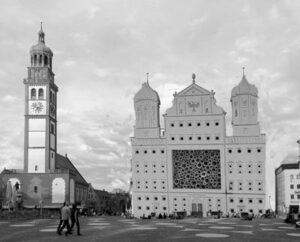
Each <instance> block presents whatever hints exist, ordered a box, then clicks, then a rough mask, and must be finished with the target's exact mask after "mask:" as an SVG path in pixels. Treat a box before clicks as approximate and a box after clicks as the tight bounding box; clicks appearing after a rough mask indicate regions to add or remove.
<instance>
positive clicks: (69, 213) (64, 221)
mask: <svg viewBox="0 0 300 242" xmlns="http://www.w3.org/2000/svg"><path fill="white" fill-rule="evenodd" d="M69 220H70V221H71V225H70V224H69ZM75 224H76V226H77V235H78V236H80V235H82V234H81V233H80V225H79V211H78V209H77V205H76V204H73V206H72V207H69V204H68V203H66V202H64V203H63V206H62V207H61V209H60V220H59V224H58V227H57V234H59V235H61V234H62V231H63V230H64V228H65V227H67V231H66V232H65V235H66V236H68V234H72V229H73V227H74V225H75Z"/></svg>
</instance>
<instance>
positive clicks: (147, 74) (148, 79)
mask: <svg viewBox="0 0 300 242" xmlns="http://www.w3.org/2000/svg"><path fill="white" fill-rule="evenodd" d="M146 75H147V83H148V84H149V72H147V73H146Z"/></svg>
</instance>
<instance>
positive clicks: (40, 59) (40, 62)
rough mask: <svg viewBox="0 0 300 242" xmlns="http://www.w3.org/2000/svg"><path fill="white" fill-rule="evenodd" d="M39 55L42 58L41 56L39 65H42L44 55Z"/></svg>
mask: <svg viewBox="0 0 300 242" xmlns="http://www.w3.org/2000/svg"><path fill="white" fill-rule="evenodd" d="M39 57H40V58H39V66H41V65H42V59H43V56H42V55H40V56H39Z"/></svg>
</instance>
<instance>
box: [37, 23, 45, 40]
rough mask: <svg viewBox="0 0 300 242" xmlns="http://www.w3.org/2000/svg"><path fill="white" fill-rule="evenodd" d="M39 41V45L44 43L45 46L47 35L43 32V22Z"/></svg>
mask: <svg viewBox="0 0 300 242" xmlns="http://www.w3.org/2000/svg"><path fill="white" fill-rule="evenodd" d="M38 35H39V40H38V43H43V44H45V33H44V31H43V22H41V29H40V31H39V34H38Z"/></svg>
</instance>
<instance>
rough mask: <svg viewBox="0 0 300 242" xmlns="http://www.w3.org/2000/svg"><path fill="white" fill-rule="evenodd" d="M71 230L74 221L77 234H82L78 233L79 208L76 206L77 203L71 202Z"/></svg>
mask: <svg viewBox="0 0 300 242" xmlns="http://www.w3.org/2000/svg"><path fill="white" fill-rule="evenodd" d="M71 222H72V223H71V230H72V229H73V227H74V225H75V223H76V227H77V235H78V236H80V235H82V234H81V233H80V224H79V210H78V208H77V204H73V206H72V211H71Z"/></svg>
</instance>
